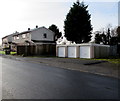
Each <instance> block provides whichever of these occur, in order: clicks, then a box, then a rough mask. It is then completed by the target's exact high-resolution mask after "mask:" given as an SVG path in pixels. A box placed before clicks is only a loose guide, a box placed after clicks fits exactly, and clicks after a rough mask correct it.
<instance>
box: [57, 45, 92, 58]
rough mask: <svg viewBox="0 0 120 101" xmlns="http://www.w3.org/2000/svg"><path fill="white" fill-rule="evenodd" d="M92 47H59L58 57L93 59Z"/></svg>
mask: <svg viewBox="0 0 120 101" xmlns="http://www.w3.org/2000/svg"><path fill="white" fill-rule="evenodd" d="M90 48H91V47H90V46H80V47H74V46H70V47H58V49H57V50H58V52H57V54H58V57H71V58H77V57H79V58H91V54H90Z"/></svg>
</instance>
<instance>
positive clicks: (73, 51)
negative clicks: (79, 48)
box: [68, 47, 76, 58]
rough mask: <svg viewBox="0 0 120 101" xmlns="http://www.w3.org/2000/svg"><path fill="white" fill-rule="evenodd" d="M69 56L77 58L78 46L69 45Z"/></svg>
mask: <svg viewBox="0 0 120 101" xmlns="http://www.w3.org/2000/svg"><path fill="white" fill-rule="evenodd" d="M68 57H70V58H76V47H68Z"/></svg>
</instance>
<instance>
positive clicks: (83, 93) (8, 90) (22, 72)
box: [0, 57, 119, 99]
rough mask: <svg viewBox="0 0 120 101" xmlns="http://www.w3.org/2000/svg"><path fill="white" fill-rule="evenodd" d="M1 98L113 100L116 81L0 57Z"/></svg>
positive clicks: (116, 90) (115, 94)
mask: <svg viewBox="0 0 120 101" xmlns="http://www.w3.org/2000/svg"><path fill="white" fill-rule="evenodd" d="M0 60H1V61H2V63H0V64H1V65H2V99H117V98H118V97H119V96H118V91H119V89H118V79H116V78H110V77H104V76H100V75H95V74H91V73H83V72H79V71H73V70H67V69H63V68H56V67H53V66H49V65H47V64H43V63H30V62H27V61H18V60H13V59H8V58H2V57H0Z"/></svg>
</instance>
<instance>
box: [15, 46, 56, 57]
mask: <svg viewBox="0 0 120 101" xmlns="http://www.w3.org/2000/svg"><path fill="white" fill-rule="evenodd" d="M55 53H56V45H54V44H41V45H29V46H27V45H22V46H17V55H25V56H30V55H55Z"/></svg>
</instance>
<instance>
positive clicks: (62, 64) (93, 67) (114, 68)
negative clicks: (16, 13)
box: [2, 55, 120, 79]
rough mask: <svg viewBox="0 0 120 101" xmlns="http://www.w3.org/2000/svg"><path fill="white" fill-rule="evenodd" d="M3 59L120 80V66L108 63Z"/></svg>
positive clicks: (55, 58)
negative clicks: (41, 64)
mask: <svg viewBox="0 0 120 101" xmlns="http://www.w3.org/2000/svg"><path fill="white" fill-rule="evenodd" d="M2 57H4V58H10V59H15V60H17V61H23V62H25V61H26V62H32V63H43V64H44V65H50V66H54V67H57V68H64V69H69V70H76V71H81V72H88V73H93V74H96V75H102V76H109V77H113V78H119V79H120V75H119V72H120V65H119V64H113V63H109V62H107V61H101V60H92V59H73V58H58V57H22V56H12V55H2Z"/></svg>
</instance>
